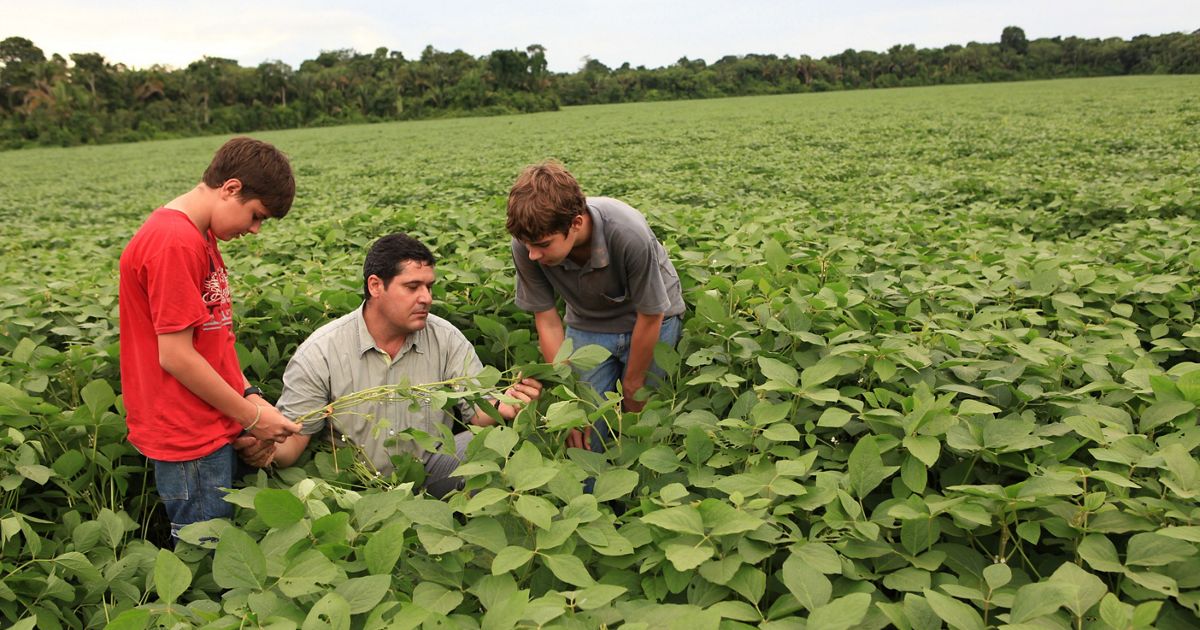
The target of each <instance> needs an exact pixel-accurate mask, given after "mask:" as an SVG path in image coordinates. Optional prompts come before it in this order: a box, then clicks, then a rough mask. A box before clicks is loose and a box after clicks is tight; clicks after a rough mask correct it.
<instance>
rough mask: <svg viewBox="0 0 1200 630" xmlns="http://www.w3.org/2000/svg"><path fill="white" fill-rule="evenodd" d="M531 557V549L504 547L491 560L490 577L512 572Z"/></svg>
mask: <svg viewBox="0 0 1200 630" xmlns="http://www.w3.org/2000/svg"><path fill="white" fill-rule="evenodd" d="M532 557H533V550H532V549H526V548H524V547H516V546H511V547H505V548H504V549H501V550H500V553H498V554H496V557H495V558H494V559H492V575H500V574H502V573H508V572H509V571H513V570H515V569H517V568H518V567H520V566H521V565H523V564H525V563H526V562H529V559H530V558H532Z"/></svg>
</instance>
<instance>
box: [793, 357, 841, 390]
mask: <svg viewBox="0 0 1200 630" xmlns="http://www.w3.org/2000/svg"><path fill="white" fill-rule="evenodd" d="M843 365H844V364H843V363H842V361H841V360H839V359H838V358H837V357H825V358H823V359H821V360H820V361H817V362H816V363H815V364H813V365H812V366H810V367H807V368H804V371H803V372H801V373H800V386H801V387H802V388H803V389H805V390H810V389H812V388H814V387H816V386H817V385H820V384H822V383H826V382H828V381H829V379H831V378H833V377H835V376H837V375H838V374H839V373H841V371H842V366H843Z"/></svg>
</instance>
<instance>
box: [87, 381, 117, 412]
mask: <svg viewBox="0 0 1200 630" xmlns="http://www.w3.org/2000/svg"><path fill="white" fill-rule="evenodd" d="M79 394H80V396H81V397H82V398H83V404H85V405H87V408H88V411H90V412H92V417H93V418H99V417H100V414H102V413H103V412H105V411H108V409H109V408H110V407H112V405H113V403H114V402H116V400H117V394H116V392H114V391H113V388H112V385H109V384H108V381H103V380H95V381H92V382H90V383H88V384H87V385H84V387H83V389H82V390H80V391H79Z"/></svg>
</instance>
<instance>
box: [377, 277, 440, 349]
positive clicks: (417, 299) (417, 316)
mask: <svg viewBox="0 0 1200 630" xmlns="http://www.w3.org/2000/svg"><path fill="white" fill-rule="evenodd" d="M401 264H402V265H403V267H402V268H401V269H400V273H398V274H396V275H395V276H393V277H392V281H391V282H389V283H388V284H387V286H386V287H384V286H383V280H381V279H380V278H379V276H371V279H370V281H369V282H368V288H369V289H370V292H371V301H372V302H378V305H377V308H378V309H379V312H380V313H381V314H382V315H383V318H384V320H385V321H387V322H388V324H390V325H392V326H394V327H395V328H396V329H397V330H399V331H400V332H402V333H404V334H408V333H411V332H416V331H418V330H421V329H422V328H425V323H426V320H427V319H428V318H429V307H430V306H431V305H432V304H433V283H434V282H435V281H436V279H437V277H436V274H435V273H434V271H433V266H432V265H427V264H425V263H421V262H416V261H412V260H409V261H405V262H403V263H401Z"/></svg>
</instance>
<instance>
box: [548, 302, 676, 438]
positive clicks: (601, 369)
mask: <svg viewBox="0 0 1200 630" xmlns="http://www.w3.org/2000/svg"><path fill="white" fill-rule="evenodd" d="M682 328H683V318H682V317H681V316H679V315H674V316H671V317H667V318H664V319H663V323H662V328H661V329H660V330H659V332H658V341H659V342H660V343H665V344H667V345H669V346H672V347H674V346H675V344H677V343H679V336H680V334H681V333H682ZM567 338H568V339H570V340H571V342H572V343H573V344H574V347H576V348H581V347H583V346H587V345H592V344H595V345H597V346H603V347H604V348H605V349H606V350H608V351H609V352H610V353H612V356H610V357H608V358H607V359H605V360H604V362H603V363H601V364H600V365H597V366H596V367H594V368H592V369H590V370H588V371H586V372H584V373H583V374H581V375H580V376H579V377H580V379H582V380H583V381H584V382H586V383H587V384H589V385H591V386H592V389H594V390H596V393H597V394H600V396H601V397H603V396H604V394H605V392H615V391H617V380H618V379H620V378H621V376H622V375H624V374H625V364H626V363H628V362H629V344H630V342H631V341H632V340H633V331H629V332H620V333H602V332H591V331H587V330H577V329H574V328H568V329H567ZM647 376H648V377H658V378H662V377H663V371H662V369H661V368H659V367H658V366H657V365H655V364H653V363H651V364H650V371H649V373H648V374H647ZM653 381H654V379H653V378H647V383H646V384H647V385H653V384H654V383H653ZM611 441H612V431H610V430H609V428H608V424H607V423H606V422H604V421H603V420H601V421H600V422H598V423H596V425H595V427H593V430H592V442H591V447H592V451H594V452H597V453H599V452H603V451H604V450H605V444H606V443H608V442H611Z"/></svg>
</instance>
